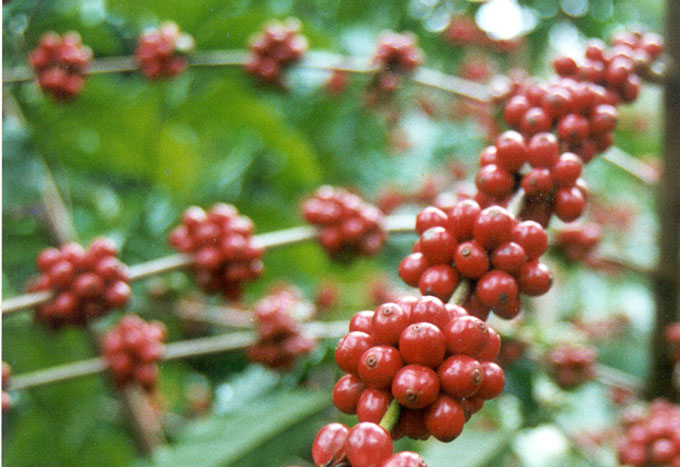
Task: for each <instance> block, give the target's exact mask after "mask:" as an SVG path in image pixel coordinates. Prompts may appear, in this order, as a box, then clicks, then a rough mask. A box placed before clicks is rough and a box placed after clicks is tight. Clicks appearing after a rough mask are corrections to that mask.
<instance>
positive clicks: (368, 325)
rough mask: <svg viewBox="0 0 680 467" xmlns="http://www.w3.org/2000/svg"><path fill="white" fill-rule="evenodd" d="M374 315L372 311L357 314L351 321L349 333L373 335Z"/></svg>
mask: <svg viewBox="0 0 680 467" xmlns="http://www.w3.org/2000/svg"><path fill="white" fill-rule="evenodd" d="M374 314H375V312H373V311H371V310H364V311H360V312H358V313H355V314H354V316H352V319H351V320H350V321H349V331H350V332H352V331H361V332H365V333H366V334H369V335H370V334H371V333H372V325H373V315H374Z"/></svg>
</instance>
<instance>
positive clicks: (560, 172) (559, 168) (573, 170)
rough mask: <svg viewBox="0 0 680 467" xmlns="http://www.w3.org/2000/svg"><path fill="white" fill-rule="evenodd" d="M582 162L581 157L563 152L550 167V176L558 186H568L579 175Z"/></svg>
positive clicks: (574, 181)
mask: <svg viewBox="0 0 680 467" xmlns="http://www.w3.org/2000/svg"><path fill="white" fill-rule="evenodd" d="M582 169H583V162H581V159H580V158H579V157H578V156H576V155H575V154H572V153H570V152H565V153H564V154H562V155H561V156H560V158H559V159H558V160H557V162H556V163H555V165H554V166H553V168H552V171H551V173H552V178H553V181H554V182H555V184H556V185H557V186H558V187H569V186H572V185H574V184H575V183H576V180H578V178H579V177H580V176H581V171H582Z"/></svg>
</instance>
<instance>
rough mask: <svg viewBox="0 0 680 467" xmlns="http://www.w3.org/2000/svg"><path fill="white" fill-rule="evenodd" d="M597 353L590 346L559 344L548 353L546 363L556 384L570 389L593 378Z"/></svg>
mask: <svg viewBox="0 0 680 467" xmlns="http://www.w3.org/2000/svg"><path fill="white" fill-rule="evenodd" d="M596 358H597V353H596V352H595V350H594V349H592V348H591V347H579V346H574V345H566V344H565V345H560V346H558V347H555V348H553V349H552V350H551V351H550V352H549V353H548V364H549V365H550V371H551V373H552V375H553V377H554V378H555V382H556V383H557V385H558V386H559V387H561V388H563V389H571V388H575V387H577V386H580V385H581V384H583V383H585V382H586V381H588V380H590V379H592V378H593V376H594V374H595V367H594V364H595V359H596Z"/></svg>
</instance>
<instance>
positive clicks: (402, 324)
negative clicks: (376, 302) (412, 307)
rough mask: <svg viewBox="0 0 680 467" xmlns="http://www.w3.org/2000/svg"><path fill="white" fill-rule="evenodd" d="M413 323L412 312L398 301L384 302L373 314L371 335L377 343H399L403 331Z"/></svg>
mask: <svg viewBox="0 0 680 467" xmlns="http://www.w3.org/2000/svg"><path fill="white" fill-rule="evenodd" d="M410 323H411V313H409V312H407V311H405V310H404V309H402V308H401V307H400V306H399V305H397V304H396V303H384V304H382V305H380V306H379V307H378V309H377V310H376V312H375V314H374V315H373V321H372V325H371V331H372V333H371V335H372V336H373V342H374V343H375V344H386V345H397V344H398V343H399V336H401V333H402V331H403V330H404V329H405V328H406V327H407V326H408V325H409V324H410Z"/></svg>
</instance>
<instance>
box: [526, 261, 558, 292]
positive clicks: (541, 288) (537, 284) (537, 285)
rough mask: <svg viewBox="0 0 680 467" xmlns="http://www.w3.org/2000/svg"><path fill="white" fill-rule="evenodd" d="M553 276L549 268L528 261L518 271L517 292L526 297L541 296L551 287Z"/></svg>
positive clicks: (539, 263)
mask: <svg viewBox="0 0 680 467" xmlns="http://www.w3.org/2000/svg"><path fill="white" fill-rule="evenodd" d="M552 280H553V275H552V272H551V271H550V268H548V266H546V265H545V264H543V263H541V262H539V261H536V260H534V261H530V262H528V263H527V264H525V265H524V266H522V269H520V271H519V277H518V284H519V290H520V291H521V292H522V293H523V294H526V295H530V296H532V297H537V296H539V295H543V294H544V293H546V292H547V291H548V290H550V287H551V286H552Z"/></svg>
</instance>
